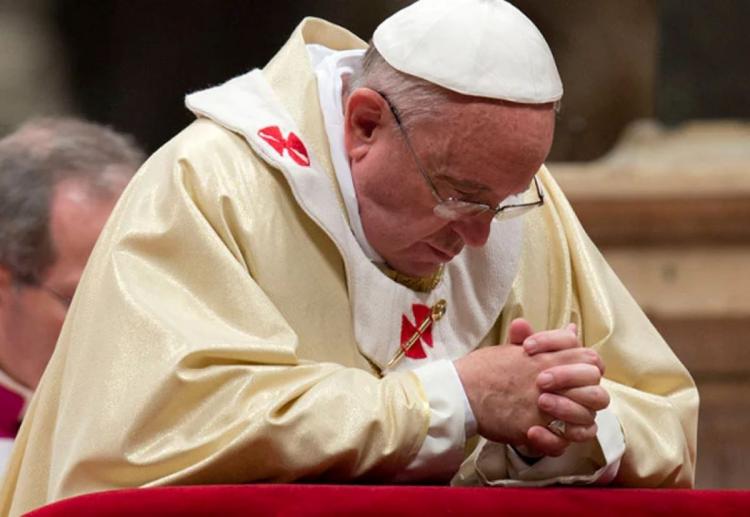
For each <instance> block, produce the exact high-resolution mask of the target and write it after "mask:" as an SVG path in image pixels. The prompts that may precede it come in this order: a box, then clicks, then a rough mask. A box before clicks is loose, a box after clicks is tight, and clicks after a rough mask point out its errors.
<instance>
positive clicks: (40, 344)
mask: <svg viewBox="0 0 750 517" xmlns="http://www.w3.org/2000/svg"><path fill="white" fill-rule="evenodd" d="M142 158H143V155H142V152H141V151H140V150H139V149H138V148H137V147H136V146H135V145H134V144H133V143H132V142H131V141H130V139H129V138H127V137H125V136H123V135H120V134H118V133H116V132H114V131H112V130H111V129H108V128H106V127H103V126H99V125H96V124H91V123H88V122H83V121H79V120H74V119H38V120H34V121H31V122H28V123H26V124H25V125H23V126H22V127H21V128H19V129H18V130H17V131H16V132H15V133H13V134H11V135H9V136H6V137H5V138H3V139H2V140H0V470H4V467H5V461H6V459H7V456H8V454H9V451H10V448H11V446H12V444H13V439H14V438H15V435H16V431H17V430H18V426H19V424H20V421H21V417H22V416H23V413H24V411H25V407H26V404H27V403H28V401H29V399H30V398H31V395H32V393H33V391H34V389H35V388H36V386H37V384H38V383H39V379H40V378H41V376H42V373H43V372H44V368H45V366H46V365H47V361H48V360H49V358H50V356H51V355H52V351H53V350H54V347H55V342H56V341H57V337H58V334H59V333H60V328H61V326H62V323H63V320H64V318H65V314H66V312H67V310H68V307H69V305H70V303H71V300H72V298H73V293H74V292H75V289H76V286H77V285H78V281H79V279H80V277H81V273H82V271H83V268H84V266H85V265H86V261H87V259H88V256H89V253H90V252H91V250H92V248H93V247H94V243H95V242H96V239H97V237H98V236H99V232H100V231H101V229H102V227H103V226H104V223H105V222H106V221H107V218H108V217H109V214H110V212H111V211H112V208H113V207H114V205H115V202H116V201H117V199H118V197H119V195H120V193H121V192H122V190H123V189H124V188H125V185H126V184H127V183H128V181H129V180H130V178H131V177H132V175H133V174H134V173H135V170H136V169H137V168H138V166H139V165H140V163H141V161H142Z"/></svg>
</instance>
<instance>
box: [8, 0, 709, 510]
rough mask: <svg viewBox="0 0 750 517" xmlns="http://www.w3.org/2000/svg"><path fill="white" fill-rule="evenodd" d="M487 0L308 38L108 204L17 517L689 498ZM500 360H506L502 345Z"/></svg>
mask: <svg viewBox="0 0 750 517" xmlns="http://www.w3.org/2000/svg"><path fill="white" fill-rule="evenodd" d="M561 96H562V85H561V81H560V78H559V75H558V72H557V69H556V66H555V63H554V59H553V57H552V54H551V52H550V50H549V48H548V46H547V44H546V43H545V41H544V38H543V37H542V36H541V34H540V33H539V31H538V30H537V29H536V27H535V26H534V25H533V24H532V23H531V22H530V21H529V20H528V19H527V18H526V17H525V16H524V15H523V14H522V13H521V12H520V11H518V10H517V9H516V8H514V7H513V6H511V5H510V4H509V3H507V2H504V1H500V0H420V1H418V2H416V3H414V4H412V5H410V6H408V7H407V8H405V9H403V10H401V11H399V12H397V13H396V14H395V15H393V16H392V17H390V18H388V19H387V20H385V21H384V22H383V23H382V24H381V25H380V26H379V27H378V28H377V30H376V31H375V33H374V35H373V39H372V42H371V43H370V45H369V46H368V45H367V44H366V43H365V42H363V41H361V40H359V39H358V38H357V37H355V36H354V35H352V34H351V33H349V32H347V31H345V30H344V29H342V28H339V27H336V26H334V25H331V24H329V23H327V22H325V21H322V20H318V19H306V20H304V21H303V22H302V23H301V24H300V25H299V26H298V27H297V29H296V30H295V31H294V33H293V34H292V36H291V38H290V40H289V41H288V42H287V44H286V45H285V46H284V47H283V48H281V50H280V51H279V52H278V53H277V54H276V56H275V57H274V58H273V59H272V60H271V62H270V63H269V64H268V65H267V66H266V67H265V68H263V69H262V70H253V71H251V72H249V73H247V74H244V75H241V76H239V77H236V78H234V79H231V80H230V81H228V82H226V83H224V84H222V85H220V86H216V87H214V88H210V89H208V90H204V91H199V92H196V93H193V94H190V95H188V96H187V98H186V105H187V107H188V108H189V109H190V110H191V111H192V112H193V113H194V114H195V115H196V117H197V120H196V121H195V122H194V123H192V124H191V125H190V126H188V127H187V128H186V129H185V130H184V131H182V132H181V133H180V134H178V135H177V136H176V137H174V138H173V139H172V140H171V141H170V142H168V143H167V144H166V145H165V146H164V147H162V148H161V149H160V150H159V151H157V152H156V154H154V155H153V156H152V157H151V158H150V159H149V160H148V161H147V162H146V164H145V165H144V166H143V168H142V169H141V170H140V171H139V172H138V174H137V175H136V177H135V178H134V180H133V181H132V182H131V184H130V185H129V187H128V189H127V190H126V192H125V194H124V195H123V197H122V198H121V200H120V202H119V203H118V206H117V207H116V209H115V212H114V214H113V216H112V218H111V219H110V221H109V223H108V224H107V226H106V228H105V230H104V233H103V234H102V237H101V238H100V241H99V242H98V244H97V246H96V248H95V250H94V253H93V256H92V259H91V261H90V262H89V264H88V266H87V269H86V271H85V274H84V277H83V279H82V282H81V284H80V286H79V288H78V291H77V293H76V297H75V299H74V300H73V304H72V306H71V309H70V313H69V316H68V319H67V321H66V323H65V326H64V328H63V332H62V335H61V338H60V341H59V343H58V346H57V349H56V352H55V354H54V356H53V358H52V361H51V363H50V365H49V367H48V369H47V371H46V373H45V375H44V377H43V379H42V382H41V385H40V388H39V391H38V393H37V395H36V397H35V399H34V401H33V402H32V405H31V407H30V409H29V411H28V414H27V417H26V419H25V421H24V424H23V426H22V429H21V432H20V436H19V438H18V441H17V447H16V449H15V451H14V454H13V457H12V459H11V463H10V467H9V474H8V477H7V479H6V481H5V486H4V489H3V493H2V508H3V509H4V511H5V512H6V513H7V512H9V513H11V514H14V515H15V514H18V513H21V512H24V511H27V510H29V509H31V508H34V507H37V506H39V505H42V504H45V503H47V502H50V501H54V500H57V499H61V498H64V497H69V496H72V495H76V494H81V493H86V492H92V491H99V490H106V489H112V488H116V487H130V486H155V485H166V484H201V483H247V482H291V481H296V480H304V481H308V482H309V481H320V482H348V481H360V480H367V481H371V482H372V481H377V482H382V483H397V482H426V481H429V482H441V483H448V482H450V483H452V484H484V485H503V486H507V485H545V484H553V483H559V484H572V483H616V484H619V485H631V486H650V487H655V486H682V487H685V486H690V485H691V484H692V482H693V476H694V465H695V454H696V448H695V439H696V424H697V406H698V396H697V392H696V389H695V385H694V383H693V381H692V379H691V378H690V375H689V374H688V372H687V371H686V370H685V368H684V367H683V366H682V365H681V364H680V362H679V361H678V360H677V358H676V357H675V355H674V354H673V353H672V351H671V350H670V349H669V347H668V346H667V345H666V343H665V342H664V341H663V340H662V338H661V337H660V336H659V335H658V333H657V332H656V331H655V329H654V328H653V326H652V325H651V324H650V323H649V321H648V320H647V318H646V317H645V316H644V314H643V312H642V311H641V310H640V308H639V307H638V306H637V304H636V303H635V302H634V301H633V299H632V298H631V297H630V295H629V294H628V292H627V291H626V289H625V288H624V287H623V286H622V284H621V283H620V282H619V280H618V279H617V278H616V276H615V275H614V274H613V272H612V271H611V269H610V268H609V267H608V265H607V264H606V263H605V261H604V260H603V258H602V257H601V255H600V254H599V252H598V251H597V250H596V248H595V247H594V245H593V244H592V243H591V241H590V240H589V239H588V237H587V236H586V234H585V232H584V231H583V229H582V228H581V225H580V224H579V222H578V220H577V219H576V216H575V214H574V213H573V211H572V210H571V208H570V206H569V204H568V202H567V200H566V199H565V196H564V194H563V193H562V192H561V191H560V189H559V188H558V186H557V185H556V183H555V181H554V179H553V178H552V177H551V175H550V174H549V172H548V171H547V169H546V168H545V166H544V160H545V158H546V156H547V154H548V152H549V149H550V146H551V142H552V138H553V132H554V123H555V109H556V107H557V105H558V103H559V101H560V99H561ZM497 345H499V346H497Z"/></svg>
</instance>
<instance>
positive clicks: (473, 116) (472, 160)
mask: <svg viewBox="0 0 750 517" xmlns="http://www.w3.org/2000/svg"><path fill="white" fill-rule="evenodd" d="M440 112H441V114H440V115H439V116H438V117H436V120H434V121H431V123H427V124H425V132H426V133H431V134H432V135H433V136H432V138H433V139H434V145H433V151H434V152H435V154H434V155H433V156H432V158H431V159H432V161H433V162H434V163H433V165H434V166H436V167H440V168H443V169H445V170H450V171H454V172H453V173H454V174H460V175H462V176H466V175H469V176H474V177H475V179H478V180H482V181H489V180H490V179H492V178H494V179H495V180H502V181H504V182H510V183H518V184H523V183H527V184H528V182H529V181H530V180H531V177H532V176H533V174H534V173H535V172H536V171H537V170H538V169H539V167H540V166H541V165H542V163H543V162H544V160H545V159H546V157H547V155H548V154H549V150H550V147H551V146H552V138H553V135H554V127H555V112H554V107H553V105H552V104H551V103H550V104H546V105H525V104H510V103H502V102H497V101H472V102H463V103H451V104H448V105H446V106H445V108H443V109H441V110H440ZM462 179H463V178H462Z"/></svg>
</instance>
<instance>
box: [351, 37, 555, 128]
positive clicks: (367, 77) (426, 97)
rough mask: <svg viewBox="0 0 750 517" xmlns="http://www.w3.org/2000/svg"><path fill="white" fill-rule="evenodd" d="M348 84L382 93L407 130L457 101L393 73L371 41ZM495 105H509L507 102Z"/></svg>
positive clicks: (438, 89) (416, 79) (410, 77)
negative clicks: (359, 65) (395, 110)
mask: <svg viewBox="0 0 750 517" xmlns="http://www.w3.org/2000/svg"><path fill="white" fill-rule="evenodd" d="M349 82H350V87H349V92H351V91H353V90H355V89H357V88H370V89H371V90H375V91H378V92H380V93H384V94H386V95H387V96H388V99H389V100H390V101H391V102H392V103H393V105H394V106H395V107H396V108H397V109H398V113H399V116H400V118H401V121H402V122H403V123H404V125H405V126H407V127H409V126H412V125H414V124H416V123H418V122H420V121H423V120H429V119H431V118H435V117H437V116H439V114H440V107H441V106H443V105H445V104H446V103H448V102H450V101H456V100H458V99H460V98H461V95H460V94H458V93H456V92H453V91H451V90H448V89H447V88H443V87H442V86H438V85H436V84H434V83H431V82H429V81H426V80H424V79H421V78H419V77H415V76H413V75H410V74H406V73H403V72H400V71H398V70H396V69H395V68H393V67H392V66H391V65H389V64H388V62H387V61H386V60H385V59H384V58H383V56H382V55H380V52H378V50H377V49H376V48H375V45H373V44H372V42H370V46H369V47H368V48H367V51H366V52H365V55H364V57H363V58H362V64H361V67H360V68H358V69H356V70H355V71H354V73H353V74H352V77H351V79H350V81H349ZM497 102H502V103H508V104H513V103H511V102H509V101H497ZM560 106H561V103H560V101H559V100H558V101H555V102H554V103H553V108H554V110H555V111H556V112H558V113H559V111H560Z"/></svg>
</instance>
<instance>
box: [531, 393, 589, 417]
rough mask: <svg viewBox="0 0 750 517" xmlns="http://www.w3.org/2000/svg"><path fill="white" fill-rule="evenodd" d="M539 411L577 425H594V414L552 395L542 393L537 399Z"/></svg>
mask: <svg viewBox="0 0 750 517" xmlns="http://www.w3.org/2000/svg"><path fill="white" fill-rule="evenodd" d="M537 405H538V406H539V409H541V410H542V411H544V412H545V413H547V414H549V415H551V416H552V417H553V418H556V419H559V420H564V421H565V422H570V423H571V424H578V425H591V424H593V423H594V419H595V418H596V413H595V412H594V411H592V410H590V409H589V408H587V407H585V406H582V405H581V404H579V403H578V402H573V401H572V400H570V399H569V398H566V397H563V396H561V395H555V394H554V393H542V394H541V395H539V398H538V399H537Z"/></svg>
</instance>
